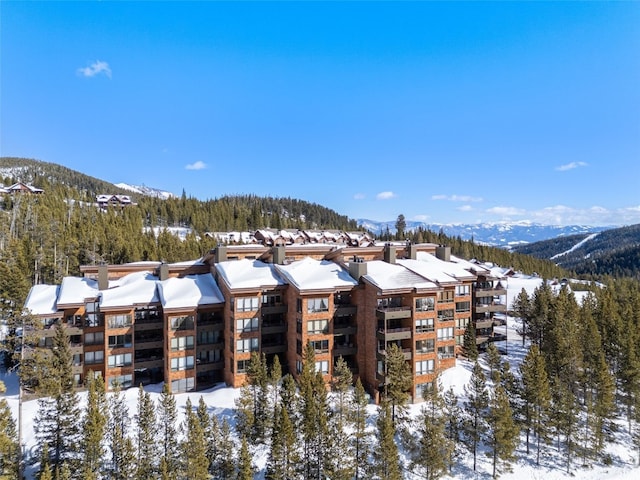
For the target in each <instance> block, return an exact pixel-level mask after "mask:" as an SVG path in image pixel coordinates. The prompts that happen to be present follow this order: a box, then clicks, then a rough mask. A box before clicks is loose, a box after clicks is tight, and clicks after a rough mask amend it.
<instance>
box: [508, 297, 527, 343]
mask: <svg viewBox="0 0 640 480" xmlns="http://www.w3.org/2000/svg"><path fill="white" fill-rule="evenodd" d="M512 310H513V311H514V312H515V316H516V317H518V318H519V319H520V321H521V322H522V327H520V328H519V329H518V333H519V334H520V335H522V346H523V347H524V342H525V339H526V338H527V335H528V333H529V319H530V317H531V302H530V301H529V295H528V294H527V291H526V290H525V289H524V288H523V289H522V290H520V293H518V295H517V296H516V299H515V301H514V303H513V306H512Z"/></svg>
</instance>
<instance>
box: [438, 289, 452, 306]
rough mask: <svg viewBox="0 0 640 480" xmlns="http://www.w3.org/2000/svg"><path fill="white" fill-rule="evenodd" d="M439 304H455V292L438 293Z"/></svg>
mask: <svg viewBox="0 0 640 480" xmlns="http://www.w3.org/2000/svg"><path fill="white" fill-rule="evenodd" d="M438 302H439V303H449V302H453V290H445V291H444V292H438Z"/></svg>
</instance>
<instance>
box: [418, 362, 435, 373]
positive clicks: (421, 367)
mask: <svg viewBox="0 0 640 480" xmlns="http://www.w3.org/2000/svg"><path fill="white" fill-rule="evenodd" d="M434 365H435V363H434V361H433V360H420V361H417V362H416V375H426V374H428V373H433V368H434Z"/></svg>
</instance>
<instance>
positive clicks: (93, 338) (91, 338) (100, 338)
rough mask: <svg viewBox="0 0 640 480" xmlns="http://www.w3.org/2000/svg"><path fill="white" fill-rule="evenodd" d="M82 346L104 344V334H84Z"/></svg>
mask: <svg viewBox="0 0 640 480" xmlns="http://www.w3.org/2000/svg"><path fill="white" fill-rule="evenodd" d="M84 344H85V345H102V344H104V333H103V332H94V333H85V334H84Z"/></svg>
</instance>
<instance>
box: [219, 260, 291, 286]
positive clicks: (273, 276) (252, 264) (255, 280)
mask: <svg viewBox="0 0 640 480" xmlns="http://www.w3.org/2000/svg"><path fill="white" fill-rule="evenodd" d="M215 268H216V271H217V272H218V273H219V274H220V275H221V276H222V278H223V279H224V280H225V282H226V283H227V285H229V288H231V289H236V288H254V289H262V288H274V287H277V286H279V285H285V282H284V281H283V280H282V278H281V277H280V276H279V275H278V273H277V271H276V269H275V266H274V265H273V264H272V263H265V262H262V261H260V260H248V259H241V260H229V261H226V262H220V263H217V264H216V267H215Z"/></svg>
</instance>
